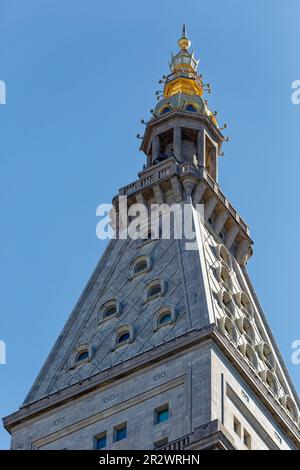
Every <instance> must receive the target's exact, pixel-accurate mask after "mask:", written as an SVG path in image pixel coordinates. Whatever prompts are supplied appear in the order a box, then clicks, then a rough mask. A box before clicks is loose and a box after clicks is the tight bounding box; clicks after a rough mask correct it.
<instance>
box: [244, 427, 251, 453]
mask: <svg viewBox="0 0 300 470" xmlns="http://www.w3.org/2000/svg"><path fill="white" fill-rule="evenodd" d="M244 444H245V446H246V447H247V449H251V436H250V434H249V433H248V431H246V429H244Z"/></svg>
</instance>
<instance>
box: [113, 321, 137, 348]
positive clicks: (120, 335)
mask: <svg viewBox="0 0 300 470" xmlns="http://www.w3.org/2000/svg"><path fill="white" fill-rule="evenodd" d="M132 341H133V328H132V326H131V325H123V326H121V327H120V328H118V329H117V330H116V331H115V333H114V334H113V335H112V338H111V349H112V350H114V349H116V348H118V347H119V346H122V345H123V344H127V343H131V342H132Z"/></svg>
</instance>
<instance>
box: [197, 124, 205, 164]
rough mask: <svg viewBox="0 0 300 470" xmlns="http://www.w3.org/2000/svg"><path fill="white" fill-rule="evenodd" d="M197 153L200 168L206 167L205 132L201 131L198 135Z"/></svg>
mask: <svg viewBox="0 0 300 470" xmlns="http://www.w3.org/2000/svg"><path fill="white" fill-rule="evenodd" d="M197 153H198V165H199V166H200V167H204V166H205V154H204V130H203V129H200V131H198V135H197Z"/></svg>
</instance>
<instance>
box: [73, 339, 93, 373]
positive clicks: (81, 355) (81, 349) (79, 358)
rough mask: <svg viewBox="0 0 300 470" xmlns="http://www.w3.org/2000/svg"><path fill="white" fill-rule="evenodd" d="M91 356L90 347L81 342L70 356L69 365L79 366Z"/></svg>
mask: <svg viewBox="0 0 300 470" xmlns="http://www.w3.org/2000/svg"><path fill="white" fill-rule="evenodd" d="M91 356H92V348H91V347H90V346H89V345H88V344H81V345H79V346H77V348H76V349H75V350H74V351H73V353H72V354H71V356H70V367H71V369H73V368H74V367H77V366H80V365H81V364H84V363H86V362H88V361H90V359H91Z"/></svg>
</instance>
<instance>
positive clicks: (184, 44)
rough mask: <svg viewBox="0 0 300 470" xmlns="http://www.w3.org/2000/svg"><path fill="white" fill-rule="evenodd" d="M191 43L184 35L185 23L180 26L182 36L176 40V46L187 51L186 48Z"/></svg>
mask: <svg viewBox="0 0 300 470" xmlns="http://www.w3.org/2000/svg"><path fill="white" fill-rule="evenodd" d="M190 45H191V41H190V40H189V39H188V37H187V35H186V29H185V24H183V26H182V36H181V38H180V39H179V41H178V46H179V47H180V49H181V50H183V51H187V50H188V48H189V47H190Z"/></svg>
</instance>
